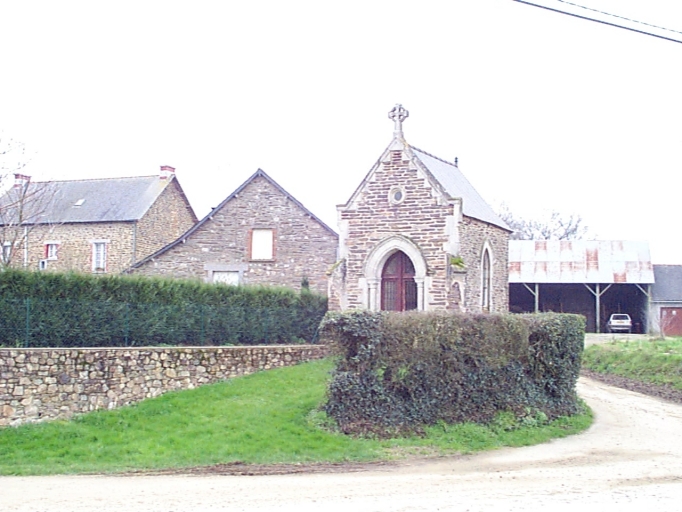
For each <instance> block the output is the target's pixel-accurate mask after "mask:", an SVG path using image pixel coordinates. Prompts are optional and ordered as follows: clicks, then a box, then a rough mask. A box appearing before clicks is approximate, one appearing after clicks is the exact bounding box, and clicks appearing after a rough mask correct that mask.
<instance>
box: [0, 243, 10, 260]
mask: <svg viewBox="0 0 682 512" xmlns="http://www.w3.org/2000/svg"><path fill="white" fill-rule="evenodd" d="M11 257H12V243H11V242H5V243H3V244H2V262H3V263H4V264H5V265H7V264H9V261H10V258H11Z"/></svg>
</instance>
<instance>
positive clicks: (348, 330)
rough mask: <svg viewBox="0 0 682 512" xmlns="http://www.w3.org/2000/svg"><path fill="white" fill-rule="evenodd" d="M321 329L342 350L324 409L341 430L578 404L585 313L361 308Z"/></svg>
mask: <svg viewBox="0 0 682 512" xmlns="http://www.w3.org/2000/svg"><path fill="white" fill-rule="evenodd" d="M320 330H321V338H322V341H323V342H324V343H329V344H330V348H331V350H332V352H333V353H335V354H336V355H337V356H338V358H339V362H338V366H337V368H336V370H335V372H334V374H333V377H332V380H331V383H330V386H329V390H328V400H327V403H326V405H325V412H326V413H327V414H328V415H329V416H331V417H332V418H334V419H335V420H336V422H337V423H338V425H339V427H340V428H341V429H342V430H343V431H344V432H346V433H360V434H366V433H376V434H386V433H395V432H400V431H414V430H418V429H419V428H420V427H422V426H424V425H432V424H435V423H437V422H439V421H445V422H447V423H459V422H465V421H470V422H477V423H488V422H489V421H491V420H492V419H493V417H494V416H495V414H496V413H497V412H501V411H511V412H513V413H514V414H515V415H516V416H517V417H519V418H522V417H527V416H528V415H529V414H544V415H545V416H546V417H547V418H548V419H552V418H555V417H557V416H561V415H570V414H574V413H575V412H577V411H578V403H577V396H576V392H575V384H576V381H577V379H578V373H579V371H580V358H581V354H582V349H583V340H584V333H585V321H584V318H583V317H582V316H578V315H568V314H550V313H547V314H539V315H464V314H452V313H414V314H412V313H403V314H395V313H385V312H366V311H363V312H350V313H327V315H326V317H325V318H324V320H323V321H322V325H321V328H320Z"/></svg>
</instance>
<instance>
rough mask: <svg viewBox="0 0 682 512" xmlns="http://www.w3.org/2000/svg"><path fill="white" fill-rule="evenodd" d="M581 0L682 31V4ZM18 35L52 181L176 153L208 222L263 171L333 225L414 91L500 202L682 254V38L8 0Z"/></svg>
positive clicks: (521, 11)
mask: <svg viewBox="0 0 682 512" xmlns="http://www.w3.org/2000/svg"><path fill="white" fill-rule="evenodd" d="M534 3H538V4H542V5H545V6H550V7H553V8H557V9H563V10H567V9H570V10H572V11H573V12H579V13H580V14H582V15H587V16H597V17H600V18H601V19H605V17H604V15H601V14H598V13H594V12H592V11H586V10H582V9H578V8H575V7H573V6H571V5H569V4H567V3H566V2H562V1H560V0H537V1H535V2H534ZM576 3H578V4H581V5H584V6H589V7H592V8H595V9H598V10H603V11H606V12H609V13H614V14H619V15H621V16H623V17H627V18H632V19H636V20H639V21H644V22H648V23H650V24H654V25H660V26H663V27H666V28H670V29H674V30H677V31H682V2H679V1H676V0H646V1H644V0H638V1H629V0H576ZM609 20H610V21H618V20H616V19H614V18H609ZM623 23H629V24H630V25H629V26H634V25H633V24H632V23H631V22H625V21H623ZM637 27H639V28H641V29H644V30H651V31H654V32H656V33H659V34H661V33H662V32H661V31H660V30H659V29H653V28H650V27H646V26H644V25H637ZM665 34H666V35H667V36H669V37H672V38H677V39H680V40H682V34H680V33H674V32H665ZM0 47H1V48H2V58H1V59H0V73H1V74H0V77H1V79H0V130H2V137H3V138H4V139H8V138H14V139H17V140H21V141H23V142H24V143H25V144H26V147H27V148H28V150H29V151H30V152H32V153H35V156H34V157H33V159H32V161H31V163H30V165H29V166H28V167H27V168H26V171H27V173H28V174H31V175H32V176H33V177H34V179H73V178H100V177H115V176H134V175H149V174H154V173H156V172H158V168H159V166H160V165H172V166H174V167H176V169H177V176H178V179H179V180H180V183H181V185H182V187H183V188H184V190H185V192H186V193H187V195H188V197H189V200H190V202H191V203H192V206H193V207H194V208H195V210H196V212H197V215H198V216H199V217H200V218H201V217H203V216H204V215H205V214H206V213H207V212H208V211H209V210H210V208H211V207H212V206H215V205H217V204H218V203H219V202H220V201H222V200H223V199H224V198H225V197H226V196H227V195H229V194H230V193H231V192H232V191H233V190H234V189H235V188H236V187H237V186H239V185H240V184H241V183H242V182H243V181H244V180H246V179H247V178H248V177H249V176H250V175H251V174H253V173H254V172H255V171H256V170H257V169H258V168H262V169H263V170H264V171H265V172H267V173H268V174H269V175H270V176H271V177H272V178H273V179H275V180H276V181H277V182H278V183H279V184H280V185H282V186H283V187H284V188H285V189H286V190H288V191H289V192H290V193H291V194H292V195H293V196H294V197H296V198H297V199H298V200H299V201H301V202H302V203H303V204H304V205H305V206H306V207H308V208H309V209H310V210H311V211H312V212H313V213H315V214H316V215H317V216H319V217H320V218H322V219H323V220H324V221H325V222H327V223H328V224H329V225H330V226H331V227H333V228H336V207H335V206H336V205H337V204H340V203H344V202H346V201H347V199H348V198H349V196H350V195H351V193H352V192H353V190H354V189H355V188H356V187H357V185H358V184H359V183H360V181H361V180H362V178H363V177H364V175H365V174H366V173H367V171H368V170H369V169H370V168H371V167H372V165H373V164H374V162H375V161H376V159H377V158H378V157H379V156H380V154H381V153H382V151H383V150H384V149H385V147H386V146H387V145H388V143H389V142H390V139H391V136H392V132H393V123H392V122H391V121H390V120H389V119H388V117H387V113H388V111H389V110H390V109H391V108H392V107H393V106H394V104H395V103H402V104H403V105H404V106H405V108H407V109H408V110H409V112H410V117H409V118H408V119H407V120H406V121H405V123H404V133H405V137H406V139H407V141H408V142H409V143H410V144H412V145H414V146H416V147H418V148H421V149H423V150H425V151H428V152H430V153H433V154H435V155H437V156H439V157H441V158H445V159H448V160H451V159H454V158H455V157H458V158H459V164H460V169H461V170H462V172H464V174H465V175H466V176H467V177H468V178H469V180H470V181H471V182H472V184H473V185H474V186H475V187H476V188H477V189H478V191H479V192H480V193H481V195H482V196H483V197H484V198H485V199H487V200H488V202H490V203H491V204H492V205H493V206H497V205H499V204H500V203H501V202H505V203H507V204H508V206H509V208H510V209H511V210H512V211H513V212H516V213H517V214H518V215H520V216H526V217H538V218H542V217H543V215H546V213H547V211H549V210H558V211H560V212H565V213H571V212H576V213H578V214H580V215H581V216H582V217H583V219H584V221H585V223H586V224H587V225H588V226H589V227H590V231H591V234H592V236H593V237H598V238H600V239H604V240H606V239H614V240H615V239H622V240H644V241H649V243H650V247H651V254H652V259H653V261H654V263H676V264H682V241H681V237H680V233H681V229H680V226H682V204H681V203H682V201H681V199H682V187H681V185H682V101H681V99H680V98H681V91H682V44H678V43H674V42H670V41H665V40H662V39H657V38H654V37H650V36H645V35H641V34H637V33H633V32H629V31H626V30H622V29H618V28H614V27H610V26H606V25H604V24H598V23H593V22H590V21H585V20H581V19H577V18H574V17H569V16H566V15H561V14H557V13H555V12H551V11H548V10H545V9H540V8H537V7H531V6H529V5H525V4H522V3H519V2H514V1H513V0H449V1H437V2H434V1H428V0H420V1H412V2H407V1H400V0H392V1H379V0H377V1H371V0H364V1H354V0H344V1H343V2H324V1H319V0H318V1H298V0H288V1H281V0H280V1H240V2H236V1H232V2H230V1H221V2H218V1H215V2H208V1H196V0H194V1H191V2H190V1H186V2H177V1H168V0H164V1H144V0H136V1H125V0H118V1H116V2H108V3H105V2H92V1H87V2H73V1H68V0H61V1H59V2H55V1H42V2H40V1H16V2H15V1H9V0H3V1H2V2H0Z"/></svg>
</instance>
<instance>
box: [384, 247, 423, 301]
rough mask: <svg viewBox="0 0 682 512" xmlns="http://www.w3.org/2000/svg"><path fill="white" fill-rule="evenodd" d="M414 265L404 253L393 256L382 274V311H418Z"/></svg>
mask: <svg viewBox="0 0 682 512" xmlns="http://www.w3.org/2000/svg"><path fill="white" fill-rule="evenodd" d="M414 275H415V271H414V264H413V263H412V260H411V259H410V258H409V257H408V256H407V254H405V253H404V252H401V251H398V252H396V253H394V254H392V255H391V256H390V257H389V258H388V260H386V263H385V264H384V268H383V270H382V272H381V309H382V310H384V311H409V310H411V309H417V283H416V282H415V280H414Z"/></svg>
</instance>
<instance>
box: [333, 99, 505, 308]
mask: <svg viewBox="0 0 682 512" xmlns="http://www.w3.org/2000/svg"><path fill="white" fill-rule="evenodd" d="M408 116H409V112H408V111H407V110H406V109H404V108H403V107H402V106H401V105H396V107H395V108H394V109H393V110H391V112H390V113H389V118H390V119H391V120H392V121H393V122H394V132H393V138H392V140H391V143H390V144H389V145H388V147H387V148H386V149H385V150H384V152H383V153H382V155H381V157H380V158H379V159H378V161H377V163H376V164H375V165H374V167H372V168H371V169H370V171H369V173H368V174H367V175H366V176H365V178H364V180H363V181H362V183H360V185H359V186H358V188H357V189H356V190H355V192H354V193H353V194H352V196H351V197H350V199H349V200H348V201H347V202H346V203H345V204H343V205H340V206H339V207H338V221H339V231H340V240H339V256H340V258H341V260H340V263H339V265H337V268H336V270H335V272H334V275H333V276H332V279H331V281H330V294H329V295H330V307H331V308H333V309H370V310H397V311H405V310H411V309H415V310H430V309H443V310H455V311H504V310H506V309H507V291H506V278H507V255H506V251H507V240H508V236H509V228H508V227H507V226H506V224H505V223H504V222H503V221H502V220H501V219H500V218H499V217H498V216H497V215H496V214H495V213H494V212H493V210H492V209H491V208H490V207H489V206H488V205H487V203H486V202H485V201H484V200H483V199H482V198H481V197H480V195H479V194H478V192H476V190H475V189H474V188H473V186H471V184H470V183H469V182H468V180H467V179H466V178H465V177H464V175H463V174H462V173H461V171H460V170H459V168H458V165H457V163H456V162H454V163H453V162H447V161H445V160H442V159H440V158H438V157H435V156H434V155H431V154H429V153H426V152H425V151H422V150H420V149H418V148H415V147H413V146H411V145H410V144H408V143H407V141H406V140H405V137H404V135H403V129H402V125H403V122H404V121H405V119H407V117H408Z"/></svg>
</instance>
